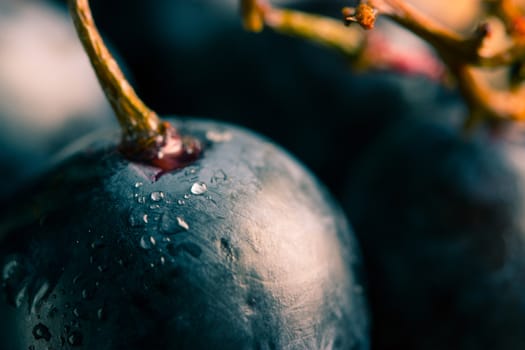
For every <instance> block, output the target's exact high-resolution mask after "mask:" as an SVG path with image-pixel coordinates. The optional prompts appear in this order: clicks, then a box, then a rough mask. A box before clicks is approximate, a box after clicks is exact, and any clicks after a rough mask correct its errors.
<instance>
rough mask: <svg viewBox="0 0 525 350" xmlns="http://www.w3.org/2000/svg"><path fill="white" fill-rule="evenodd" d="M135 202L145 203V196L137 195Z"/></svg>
mask: <svg viewBox="0 0 525 350" xmlns="http://www.w3.org/2000/svg"><path fill="white" fill-rule="evenodd" d="M137 202H138V203H140V204H144V203H146V197H144V196H139V197H138V198H137Z"/></svg>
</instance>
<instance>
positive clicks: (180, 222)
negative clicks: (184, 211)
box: [160, 214, 190, 234]
mask: <svg viewBox="0 0 525 350" xmlns="http://www.w3.org/2000/svg"><path fill="white" fill-rule="evenodd" d="M189 229H190V225H188V223H187V222H186V221H185V220H184V219H183V218H181V217H180V216H176V217H173V216H171V215H170V214H164V215H162V218H161V220H160V231H161V232H162V233H164V234H176V233H180V232H183V231H187V230H189Z"/></svg>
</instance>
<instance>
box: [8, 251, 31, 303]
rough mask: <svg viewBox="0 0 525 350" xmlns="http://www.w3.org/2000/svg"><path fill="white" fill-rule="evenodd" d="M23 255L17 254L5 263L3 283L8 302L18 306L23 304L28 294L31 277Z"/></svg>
mask: <svg viewBox="0 0 525 350" xmlns="http://www.w3.org/2000/svg"><path fill="white" fill-rule="evenodd" d="M27 274H28V273H27V269H26V267H25V264H24V263H23V261H22V260H21V257H18V256H15V257H13V258H11V259H10V260H9V261H7V262H6V263H5V264H4V267H3V269H2V283H1V285H2V286H3V289H4V291H5V295H6V298H7V302H9V303H10V304H11V305H14V306H16V307H17V308H18V307H20V306H22V303H23V302H24V300H25V298H26V296H27V287H28V284H29V278H28V276H27Z"/></svg>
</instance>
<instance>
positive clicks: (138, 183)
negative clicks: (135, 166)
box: [134, 182, 144, 188]
mask: <svg viewBox="0 0 525 350" xmlns="http://www.w3.org/2000/svg"><path fill="white" fill-rule="evenodd" d="M143 185H144V184H143V183H142V182H135V185H134V186H135V188H140V187H142V186H143Z"/></svg>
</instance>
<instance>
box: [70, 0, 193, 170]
mask: <svg viewBox="0 0 525 350" xmlns="http://www.w3.org/2000/svg"><path fill="white" fill-rule="evenodd" d="M69 5H70V12H71V16H72V18H73V23H74V24H75V28H76V30H77V33H78V36H79V38H80V41H81V42H82V44H83V46H84V49H85V51H86V53H87V55H88V56H89V59H90V61H91V64H92V66H93V68H94V70H95V74H96V76H97V78H98V80H99V82H100V85H101V86H102V88H103V90H104V93H105V94H106V97H107V99H108V100H109V102H110V104H111V106H112V108H113V111H114V112H115V115H116V117H117V119H118V122H119V124H120V127H121V129H122V141H121V144H120V151H121V152H122V153H123V154H124V155H125V156H126V157H127V158H129V159H131V160H136V161H141V162H145V163H148V164H152V165H155V166H157V167H160V168H162V169H163V170H172V169H176V168H180V167H183V166H185V165H186V164H187V163H189V162H191V161H193V160H194V159H196V158H197V157H198V156H199V155H200V153H201V144H200V142H199V141H198V140H196V139H193V138H191V137H182V136H180V135H179V134H178V132H177V130H176V129H175V128H174V127H172V126H171V124H169V123H168V122H164V121H162V120H161V119H160V118H159V117H158V115H157V114H156V113H155V112H154V111H152V110H151V109H150V108H148V107H147V106H146V105H145V104H144V102H143V101H142V100H141V99H140V98H139V97H138V96H137V94H136V93H135V90H134V89H133V88H132V87H131V85H130V84H129V83H128V81H127V80H126V78H125V77H124V74H123V73H122V71H121V69H120V68H119V66H118V64H117V63H116V61H115V59H114V58H113V56H112V55H111V53H110V52H109V50H108V49H107V47H106V45H105V44H104V42H103V40H102V38H101V36H100V33H99V32H98V30H97V28H96V26H95V22H94V20H93V16H92V14H91V9H90V7H89V3H88V0H70V1H69Z"/></svg>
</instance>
